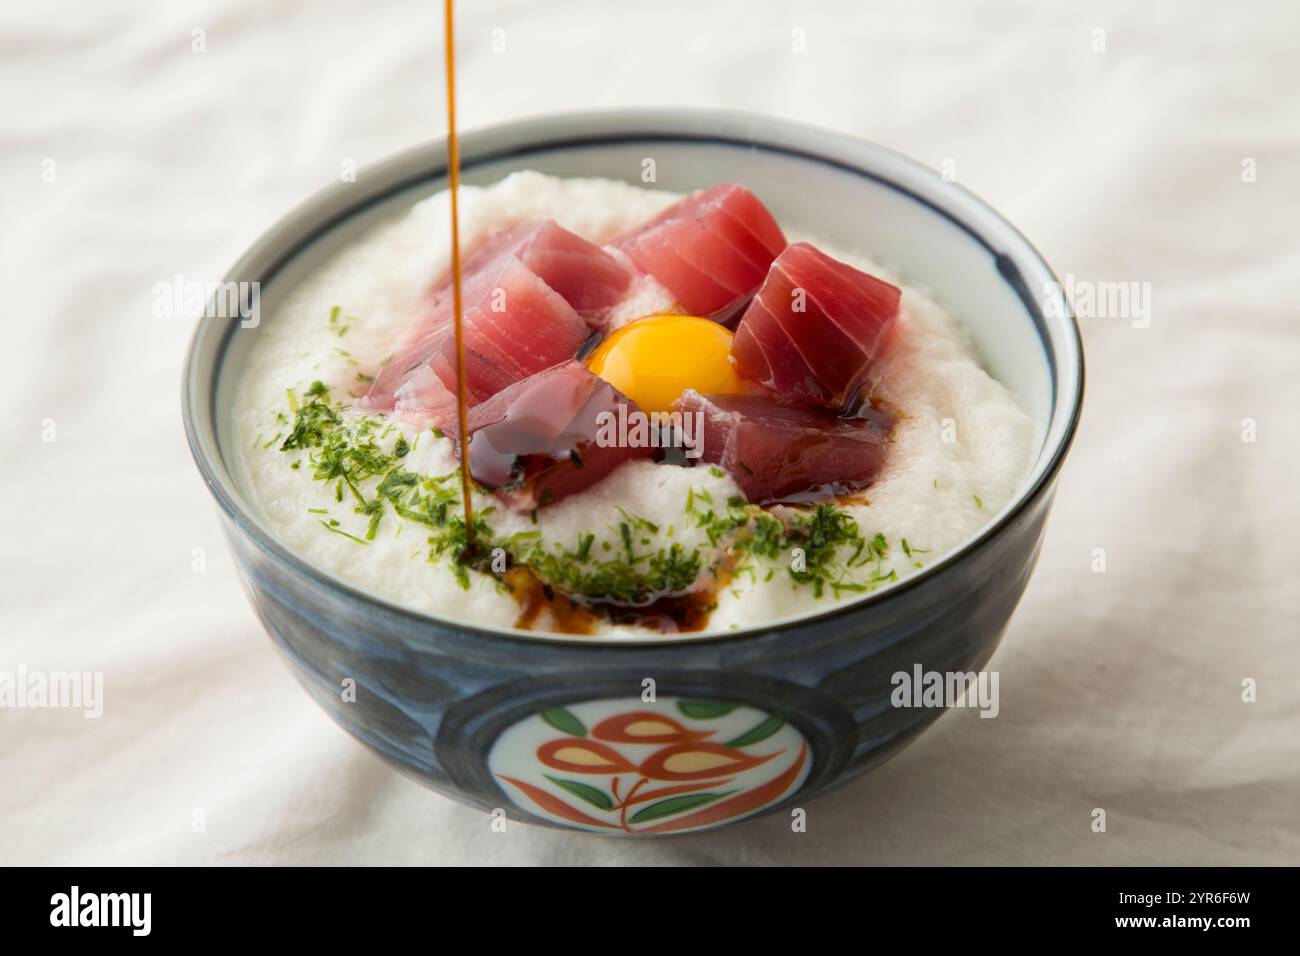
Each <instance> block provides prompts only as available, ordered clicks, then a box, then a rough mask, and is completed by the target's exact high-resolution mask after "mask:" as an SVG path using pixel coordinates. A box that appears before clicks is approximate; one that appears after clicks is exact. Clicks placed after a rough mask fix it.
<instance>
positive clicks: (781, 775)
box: [488, 697, 812, 836]
mask: <svg viewBox="0 0 1300 956" xmlns="http://www.w3.org/2000/svg"><path fill="white" fill-rule="evenodd" d="M811 763H812V758H811V754H810V752H809V747H808V743H807V741H806V740H805V739H804V737H803V735H802V734H801V733H800V732H799V731H798V730H797V729H796V728H795V727H794V726H792V725H791V724H789V723H787V722H786V720H785V719H784V718H783V717H782V716H781V715H779V714H769V713H765V712H764V711H761V710H757V709H755V708H753V707H747V706H745V705H742V704H737V703H732V702H728V701H716V700H693V699H687V698H680V697H665V698H662V699H660V700H658V701H657V702H649V703H647V702H645V701H643V700H641V699H640V698H632V699H626V698H624V699H614V700H597V701H586V702H583V703H580V704H570V705H568V706H566V707H551V708H547V709H545V710H542V711H540V712H538V713H535V714H532V715H530V716H529V717H527V718H525V719H524V720H521V721H519V722H518V723H516V724H515V725H514V726H512V727H510V728H509V729H507V730H506V731H505V732H504V733H502V734H501V736H500V737H499V738H498V739H497V741H496V743H495V745H494V746H493V748H492V752H491V755H490V756H489V758H488V767H489V769H490V771H491V772H492V774H493V776H494V777H495V778H496V779H497V780H498V781H500V782H501V784H502V788H503V790H504V791H505V792H506V793H507V794H508V795H509V796H510V797H511V798H512V799H513V800H514V801H515V802H516V803H517V804H518V805H519V806H520V807H522V808H523V809H525V810H527V811H528V812H529V813H532V814H536V815H540V816H542V817H544V818H546V819H548V820H550V821H552V822H555V823H560V824H563V825H567V826H571V827H576V828H579V829H584V830H590V831H593V832H597V833H604V834H607V835H611V836H627V835H633V836H635V835H640V834H662V833H683V832H687V831H691V830H703V829H708V828H710V827H714V826H720V825H722V824H724V823H729V822H732V821H734V820H737V819H740V818H742V817H747V816H750V815H752V814H755V813H758V812H760V811H762V810H764V809H766V808H768V807H771V806H772V805H774V804H775V803H777V802H778V801H780V800H781V799H783V798H784V797H786V796H788V795H790V794H792V793H794V792H796V791H797V790H798V788H799V787H800V785H802V783H803V781H804V780H805V779H806V778H807V776H808V771H809V769H810V767H811Z"/></svg>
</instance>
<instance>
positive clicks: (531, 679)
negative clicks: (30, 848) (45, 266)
mask: <svg viewBox="0 0 1300 956" xmlns="http://www.w3.org/2000/svg"><path fill="white" fill-rule="evenodd" d="M462 157H463V170H464V180H465V182H467V183H490V182H494V181H496V180H498V179H500V178H501V177H503V176H505V175H507V174H508V173H510V172H513V171H516V170H521V169H537V170H540V171H542V172H545V173H551V174H555V175H560V176H604V177H610V178H614V179H624V180H628V181H630V182H640V181H642V179H643V176H644V175H645V173H646V171H647V170H649V169H651V168H653V171H654V177H655V183H654V185H655V186H656V187H658V188H662V189H670V190H676V191H689V190H692V189H697V188H701V187H705V186H710V185H713V184H716V183H719V182H723V181H732V180H735V181H740V182H743V183H744V184H745V185H747V186H748V187H750V188H751V189H753V190H754V191H755V192H757V193H758V194H759V195H761V196H762V197H763V199H764V200H765V201H766V202H767V204H768V205H769V206H770V208H771V209H772V212H773V213H774V214H775V215H776V217H777V218H778V219H779V220H782V221H783V222H786V223H788V224H790V225H791V226H797V227H801V228H804V229H808V230H810V231H814V232H815V233H816V234H819V235H822V236H825V237H827V239H828V240H829V241H832V242H834V243H835V244H837V245H838V246H839V247H841V248H846V247H847V248H858V249H862V250H866V251H869V252H870V253H871V254H872V256H873V257H874V258H876V259H877V260H878V261H881V262H885V263H888V264H890V265H891V266H894V267H896V268H897V269H898V270H899V271H900V272H901V274H902V275H904V276H905V277H906V278H907V280H908V281H909V282H911V283H913V284H918V285H922V286H925V287H928V288H929V289H930V290H931V291H932V292H933V293H934V294H935V295H936V296H937V297H938V298H939V300H940V301H942V302H946V303H949V304H951V305H952V306H953V307H955V309H956V311H957V313H958V315H959V316H960V317H961V319H962V320H963V321H964V323H965V324H966V326H967V327H968V328H969V330H970V332H971V334H972V336H973V338H974V340H975V343H976V345H977V346H978V347H979V349H980V351H981V353H982V354H983V356H984V358H985V361H986V364H987V367H988V369H989V371H990V372H991V373H992V374H993V375H994V376H995V377H996V378H998V379H999V380H1000V381H1001V382H1003V383H1004V384H1005V385H1006V386H1007V387H1009V388H1010V389H1011V390H1012V392H1014V393H1015V395H1016V396H1017V397H1018V398H1019V400H1020V401H1021V403H1022V404H1023V405H1024V407H1025V408H1026V409H1027V410H1028V411H1029V412H1030V413H1031V414H1032V415H1033V417H1034V419H1035V421H1036V422H1037V425H1038V428H1037V434H1036V436H1035V441H1036V453H1035V460H1034V464H1033V467H1032V469H1031V472H1030V474H1029V475H1028V476H1027V477H1026V479H1025V480H1024V482H1023V484H1022V486H1021V487H1020V489H1019V491H1018V493H1017V494H1016V495H1015V497H1014V499H1013V500H1012V501H1011V502H1010V504H1009V505H1008V506H1007V507H1006V508H1005V509H1003V510H1002V512H1001V513H999V514H998V515H996V516H995V517H993V519H992V520H991V521H990V522H989V524H988V525H987V526H986V527H985V528H984V529H983V530H982V531H980V532H979V533H978V534H977V535H976V536H974V537H973V538H972V539H971V540H969V541H967V542H966V543H965V544H964V545H963V546H962V547H960V548H958V549H956V550H955V551H953V552H952V553H950V554H948V555H947V556H945V557H943V558H942V559H940V560H937V561H935V562H934V563H933V564H931V565H929V566H928V567H927V568H925V569H924V570H923V571H921V572H919V573H917V574H916V575H915V576H913V577H911V578H909V579H907V580H905V581H904V582H903V583H901V584H899V585H897V586H895V587H892V588H890V589H887V590H884V591H881V592H879V593H876V594H872V595H867V596H865V597H863V598H862V599H860V600H856V601H852V602H849V603H845V604H840V605H837V606H835V607H833V608H831V609H828V610H825V611H822V612H820V613H816V614H813V615H806V616H803V617H799V618H795V619H792V620H788V621H783V622H780V623H776V624H771V625H766V626H756V627H753V628H751V629H748V630H744V631H735V632H731V633H728V634H726V635H725V636H691V635H669V636H663V637H659V636H650V637H647V638H646V639H638V640H628V639H626V638H607V639H601V638H591V637H565V636H559V635H549V634H537V633H527V632H522V631H510V630H501V629H491V628H485V627H477V626H475V625H473V624H471V623H467V622H464V621H456V620H451V619H447V618H440V617H437V616H434V615H428V614H421V613H416V612H414V611H411V610H409V609H405V608H403V607H401V606H398V605H395V604H393V603H390V602H388V601H385V600H383V599H380V598H377V597H375V596H373V595H370V594H367V593H364V592H362V591H360V590H358V589H357V588H355V587H353V586H351V585H349V584H348V583H347V582H345V581H342V580H340V579H338V578H336V577H333V576H332V575H330V574H328V573H326V572H324V571H322V570H321V569H319V568H317V567H314V566H313V565H312V564H310V563H309V562H308V561H306V560H304V559H303V558H301V557H299V556H298V555H296V554H294V553H292V552H291V551H289V550H288V549H287V548H286V547H285V546H284V545H283V544H281V543H280V542H279V541H277V540H276V539H275V537H274V536H273V535H272V534H271V533H270V532H269V531H268V530H267V528H266V527H265V526H264V525H263V524H262V523H261V521H260V520H259V519H258V517H256V515H257V512H256V510H255V509H254V508H252V507H251V506H250V504H249V500H248V497H247V495H246V493H245V490H244V489H242V488H241V487H239V484H238V482H237V481H236V479H235V478H233V477H232V469H230V468H229V467H228V456H227V451H228V449H229V447H230V436H231V434H232V428H231V422H230V421H229V409H230V407H231V395H232V382H233V380H234V379H235V377H236V374H237V372H238V370H239V368H240V366H241V364H242V363H243V362H245V361H246V359H247V355H248V350H249V347H250V346H251V344H252V342H253V341H254V337H255V335H256V330H255V329H245V328H241V326H240V323H239V322H238V321H237V320H236V321H227V320H205V321H203V322H200V324H199V326H198V328H197V331H196V332H195V335H194V340H193V343H192V345H191V350H190V354H189V357H188V361H187V366H186V373H185V382H184V388H183V406H184V416H185V426H186V431H187V434H188V437H189V441H190V445H191V448H192V450H193V453H194V457H195V460H196V461H197V463H198V466H199V469H200V471H201V472H202V474H203V477H204V478H205V480H206V481H207V484H208V487H209V488H210V489H211V491H212V494H213V496H214V497H215V498H216V500H217V503H218V505H219V507H220V513H221V517H222V520H223V524H224V528H225V531H226V533H227V535H228V538H229V540H230V545H231V548H232V550H233V552H234V556H235V559H236V562H237V564H238V567H239V572H240V574H241V575H242V577H243V581H244V583H245V586H246V588H247V591H248V594H249V595H250V597H251V599H252V603H253V606H254V607H255V608H256V611H257V614H258V616H259V617H260V618H261V620H262V622H263V623H264V624H265V626H266V629H267V631H268V632H269V633H270V635H271V637H272V639H273V640H274V642H275V644H276V645H277V646H278V647H279V649H280V650H281V651H282V652H283V654H284V656H285V658H286V659H287V660H288V662H289V665H290V667H291V668H292V669H293V671H294V673H295V674H296V676H297V677H298V679H299V681H300V682H301V683H302V685H303V686H304V687H305V688H306V689H307V691H308V693H310V694H311V695H312V696H313V697H314V698H315V699H316V700H317V701H318V702H319V703H320V704H321V706H323V707H324V708H325V710H326V712H327V713H329V714H330V716H332V717H333V718H334V719H335V720H336V721H337V722H338V723H339V724H341V725H342V726H343V727H344V728H345V729H346V730H348V731H349V732H350V733H351V734H353V735H354V736H356V737H357V738H359V739H360V740H362V741H363V742H365V743H366V744H367V745H368V746H370V747H371V748H373V749H374V751H375V752H376V753H378V754H379V755H381V756H382V757H383V758H384V759H386V760H387V761H389V762H390V763H392V764H393V765H394V766H396V767H397V768H398V769H400V770H402V771H404V772H406V773H409V774H411V775H413V776H414V777H416V778H417V779H419V780H421V781H422V782H424V783H425V784H427V785H428V786H429V787H431V788H432V789H434V790H436V791H438V792H439V793H442V794H445V795H447V796H450V797H452V798H454V799H457V800H461V801H464V802H466V803H470V804H473V805H475V806H477V807H480V808H482V809H483V810H485V811H489V812H496V813H498V814H504V815H505V816H507V817H509V818H511V819H519V820H525V821H528V822H531V823H537V824H545V825H550V826H559V827H569V828H575V829H578V830H586V831H590V832H595V833H601V834H609V835H637V836H647V835H658V834H669V833H683V832H689V831H693V830H699V829H704V828H708V827H715V826H719V825H723V824H728V823H732V822H735V821H737V820H741V819H745V818H747V817H751V816H753V815H755V814H757V813H761V812H772V811H778V812H779V811H785V812H789V811H790V810H791V809H792V808H796V807H802V806H804V804H805V803H806V801H808V800H810V799H811V798H812V797H814V796H816V795H817V794H819V793H821V792H822V791H825V790H826V789H827V788H829V787H831V786H833V785H836V784H839V783H842V782H844V781H846V780H848V779H849V778H851V777H853V776H854V775H856V774H859V773H862V772H863V771H865V770H867V769H869V768H871V767H873V766H875V765H877V764H879V763H880V762H882V761H883V760H885V759H886V758H888V757H889V756H890V755H892V754H894V753H896V752H898V750H900V749H901V748H902V747H904V746H906V745H907V744H908V743H909V742H910V741H912V740H913V739H915V738H916V736H917V735H918V734H920V732H921V731H922V730H923V729H924V728H925V727H926V726H928V725H929V724H930V723H932V722H933V721H934V720H936V719H937V718H938V717H939V716H940V715H941V713H942V712H943V711H942V708H934V707H929V708H926V707H922V708H916V707H896V706H893V705H892V703H891V692H892V691H893V689H894V684H893V682H892V675H894V674H896V673H898V672H909V673H913V672H914V669H915V668H916V667H920V668H921V669H922V671H924V672H939V673H948V672H969V671H977V670H979V669H981V668H983V667H984V665H985V663H986V662H987V661H988V660H989V657H990V656H991V655H992V654H993V651H994V648H995V647H996V646H997V644H998V641H999V640H1000V639H1001V636H1002V633H1003V631H1004V630H1005V628H1006V625H1007V621H1008V619H1009V618H1010V616H1011V613H1012V611H1013V610H1014V609H1015V606H1016V603H1017V602H1018V600H1019V599H1020V596H1021V594H1022V592H1023V591H1024V589H1025V586H1026V584H1027V582H1028V580H1029V577H1030V574H1031V572H1032V570H1033V567H1034V564H1035V560H1036V558H1037V556H1038V551H1039V544H1040V542H1041V540H1042V536H1043V527H1044V522H1045V521H1046V519H1047V515H1048V511H1049V509H1050V507H1051V503H1052V495H1053V489H1054V486H1055V482H1056V478H1057V474H1058V472H1059V470H1060V468H1061V464H1062V461H1063V460H1064V458H1065V454H1066V451H1067V448H1068V446H1069V444H1070V441H1071V438H1072V436H1073V434H1074V429H1075V423H1076V420H1077V418H1078V414H1079V408H1080V401H1081V398H1082V391H1083V358H1082V350H1081V345H1080V340H1079V333H1078V328H1077V326H1076V324H1075V322H1074V319H1073V317H1072V316H1071V315H1070V313H1069V310H1068V308H1065V307H1064V306H1063V304H1062V303H1060V302H1059V299H1058V300H1057V301H1056V302H1055V307H1049V306H1051V305H1052V303H1051V301H1050V290H1051V289H1053V288H1054V286H1053V283H1054V282H1055V281H1056V280H1055V277H1054V276H1053V275H1052V272H1051V270H1050V269H1049V267H1048V266H1047V264H1046V263H1045V262H1044V261H1043V260H1042V258H1041V257H1040V256H1039V254H1038V253H1037V252H1036V251H1035V250H1034V248H1033V247H1032V246H1031V245H1030V244H1029V243H1028V242H1027V241H1026V240H1025V238H1024V237H1023V236H1021V235H1020V233H1019V232H1017V231H1016V229H1015V228H1014V227H1013V226H1011V224H1010V223H1008V222H1007V221H1006V220H1004V219H1003V218H1002V217H1001V216H1000V215H998V213H996V212H995V211H994V210H993V209H991V208H990V207H989V206H987V205H986V204H985V203H983V202H981V201H980V200H979V199H977V198H976V197H975V196H973V195H971V194H970V193H969V192H967V191H965V190H964V189H962V188H961V187H959V186H957V185H955V184H953V183H950V182H944V181H943V180H942V178H941V177H940V176H939V175H937V174H936V173H935V172H934V171H933V170H931V169H929V168H926V167H924V166H922V165H920V164H919V163H916V162H914V161H912V160H910V159H907V158H905V157H903V156H901V155H899V154H897V153H894V152H891V151H889V150H887V149H884V148H882V147H880V146H876V145H873V144H871V143H867V142H863V141H860V140H857V139H853V138H850V137H846V136H843V135H840V134H837V133H832V132H826V131H822V130H817V129H811V128H808V127H804V126H800V125H797V124H793V123H790V122H786V121H782V120H776V119H768V118H762V117H754V116H745V115H737V114H728V113H719V112H712V111H710V112H689V111H678V110H673V111H633V112H627V111H621V112H612V113H594V114H591V113H588V114H582V115H571V116H558V117H548V118H541V119H534V120H528V121H524V122H516V123H510V124H507V125H503V126H499V127H495V128H492V129H487V130H483V131H481V132H476V133H472V134H470V135H467V136H465V137H464V138H463V144H462ZM647 160H653V163H652V164H651V163H647V162H646V161H647ZM445 171H446V153H445V148H444V146H443V144H441V143H439V144H434V145H428V146H422V147H419V148H416V149H413V150H411V151H409V152H405V153H403V154H401V155H399V156H396V157H394V158H392V159H390V160H387V161H385V162H381V163H378V164H376V165H374V166H372V167H369V168H365V169H363V170H361V172H360V173H359V175H358V176H357V179H356V181H355V182H350V183H339V184H336V185H334V186H332V187H330V188H328V189H325V190H324V191H322V192H320V193H318V194H317V195H315V196H314V197H312V198H311V199H309V200H308V201H307V202H306V203H304V204H303V205H302V206H300V207H299V208H298V209H296V210H294V211H293V212H292V213H290V214H289V215H288V216H286V217H285V218H284V219H282V220H281V221H280V222H279V223H277V224H276V225H275V226H274V227H273V228H272V229H271V230H270V231H269V232H268V233H267V234H266V235H264V236H263V237H262V238H261V239H260V240H258V241H257V242H256V243H255V244H254V245H253V247H252V248H251V249H250V250H249V251H248V252H247V253H246V254H245V255H244V256H243V257H242V258H241V259H240V260H239V262H238V263H237V264H236V265H235V266H234V267H233V268H232V270H231V272H230V275H229V276H228V277H227V279H228V280H231V281H240V282H252V281H255V282H259V283H261V294H262V308H263V314H265V315H273V313H274V309H275V305H276V304H277V303H278V302H279V301H280V300H281V299H282V298H283V296H284V294H285V293H286V292H287V291H288V290H289V289H290V288H292V287H293V285H294V284H295V283H296V282H298V281H300V280H301V278H302V277H303V276H304V275H306V274H308V273H309V272H310V271H311V270H312V269H313V268H314V267H315V266H316V265H317V264H319V263H320V262H321V260H322V259H323V258H325V257H326V256H328V255H329V254H330V253H331V252H332V251H334V250H336V249H338V248H339V247H340V246H341V245H343V244H345V243H346V242H348V241H349V240H352V239H355V237H356V236H357V235H358V233H359V231H361V230H365V229H368V228H370V227H371V226H372V225H373V224H374V223H376V222H378V221H380V220H382V219H384V218H386V217H389V216H393V215H397V214H399V213H401V212H402V211H403V210H404V209H406V208H408V207H409V206H410V205H411V204H412V203H414V202H416V201H417V200H419V199H421V198H423V197H424V196H427V195H428V194H430V193H432V192H434V191H436V190H440V189H443V188H445ZM1045 303H1046V305H1045ZM272 321H273V320H272Z"/></svg>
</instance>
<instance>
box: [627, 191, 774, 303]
mask: <svg viewBox="0 0 1300 956" xmlns="http://www.w3.org/2000/svg"><path fill="white" fill-rule="evenodd" d="M619 248H620V249H622V250H623V252H624V253H626V254H627V256H628V258H630V259H631V260H632V261H633V262H634V263H635V264H636V266H637V268H639V269H641V270H642V271H643V272H648V273H649V274H650V275H652V276H654V277H655V278H656V279H658V280H659V282H661V283H662V284H663V285H665V286H667V288H668V290H669V291H670V292H672V293H673V295H674V296H675V297H676V298H677V301H678V304H679V305H681V306H682V308H683V309H685V311H686V312H688V313H690V314H691V315H700V316H706V317H708V318H713V319H717V320H718V321H720V322H725V321H727V320H728V319H730V318H732V317H733V316H734V315H735V314H736V313H737V312H738V311H739V310H740V309H741V308H742V307H743V306H744V304H745V303H746V302H747V301H749V299H750V297H752V296H753V294H754V291H755V290H756V289H757V288H758V287H759V285H760V284H761V283H762V281H763V277H764V276H765V275H766V274H767V270H768V267H769V266H770V265H771V264H772V260H773V259H775V258H776V256H777V255H778V254H779V253H780V252H781V250H782V249H784V248H785V236H784V235H782V233H781V227H780V226H778V225H777V224H776V220H775V219H773V218H772V214H771V213H769V212H768V211H767V209H766V207H764V205H763V204H762V203H761V202H759V200H758V198H757V197H756V196H755V195H754V194H753V193H751V192H750V191H749V190H747V189H745V188H744V187H743V186H737V185H736V184H735V183H728V184H725V185H722V186H715V187H714V188H713V189H706V190H704V191H703V192H698V193H693V194H692V195H690V196H687V197H686V198H685V199H682V200H680V201H679V202H676V203H673V205H671V206H669V207H668V208H667V209H665V210H664V211H663V212H661V213H659V215H657V216H655V217H654V218H653V219H651V220H650V221H649V222H647V223H645V224H644V225H643V226H641V227H640V228H639V229H637V230H636V231H635V232H633V233H632V234H631V235H628V236H626V237H624V238H623V240H622V241H621V242H620V244H619Z"/></svg>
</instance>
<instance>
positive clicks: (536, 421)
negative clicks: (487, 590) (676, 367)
mask: <svg viewBox="0 0 1300 956" xmlns="http://www.w3.org/2000/svg"><path fill="white" fill-rule="evenodd" d="M620 405H622V406H625V407H626V409H627V411H628V412H632V411H635V410H636V405H635V403H633V402H632V400H631V399H629V398H627V397H626V396H624V395H623V394H622V393H621V392H619V391H618V390H617V389H615V388H614V387H613V386H612V385H610V384H608V383H607V382H605V381H604V380H603V379H600V378H597V377H596V376H595V375H593V374H592V373H591V372H590V371H588V370H587V367H586V366H585V365H583V364H582V363H581V362H577V361H568V362H565V363H563V364H561V365H557V366H555V367H554V368H549V369H547V370H545V371H543V372H538V373H537V374H535V375H532V376H530V377H529V378H526V379H524V380H523V381H521V382H516V383H515V384H513V385H511V386H510V387H509V388H507V389H505V390H504V391H501V392H498V393H497V394H496V395H494V396H492V397H491V398H490V399H488V400H487V401H485V402H483V403H482V404H480V405H478V406H477V407H475V408H474V410H473V411H471V412H470V416H469V432H470V440H469V470H470V474H471V475H473V476H474V479H475V480H476V481H478V482H480V483H481V484H484V485H486V486H488V487H489V488H492V489H493V490H495V491H496V492H497V494H498V496H499V497H501V498H502V499H503V500H504V501H505V503H506V504H507V505H508V506H509V507H511V508H514V509H516V510H518V511H531V510H532V509H533V508H538V507H542V506H545V505H548V504H551V503H552V502H555V501H559V500H560V499H561V498H563V497H565V496H566V495H571V494H573V493H574V492H576V491H581V490H583V489H584V488H587V487H590V486H591V485H594V484H595V483H596V482H598V481H600V479H602V478H604V477H605V476H606V475H608V474H609V473H610V472H611V471H613V470H614V469H615V468H617V467H618V466H619V465H621V464H622V463H623V462H625V461H631V460H632V459H635V458H648V457H649V456H650V455H651V454H653V449H652V448H650V447H649V446H648V445H647V446H645V447H621V446H619V445H617V444H607V445H602V444H598V443H597V435H598V433H599V432H600V426H601V420H602V419H601V413H602V412H609V413H611V414H612V415H614V416H615V417H617V416H618V414H619V406H620Z"/></svg>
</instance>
